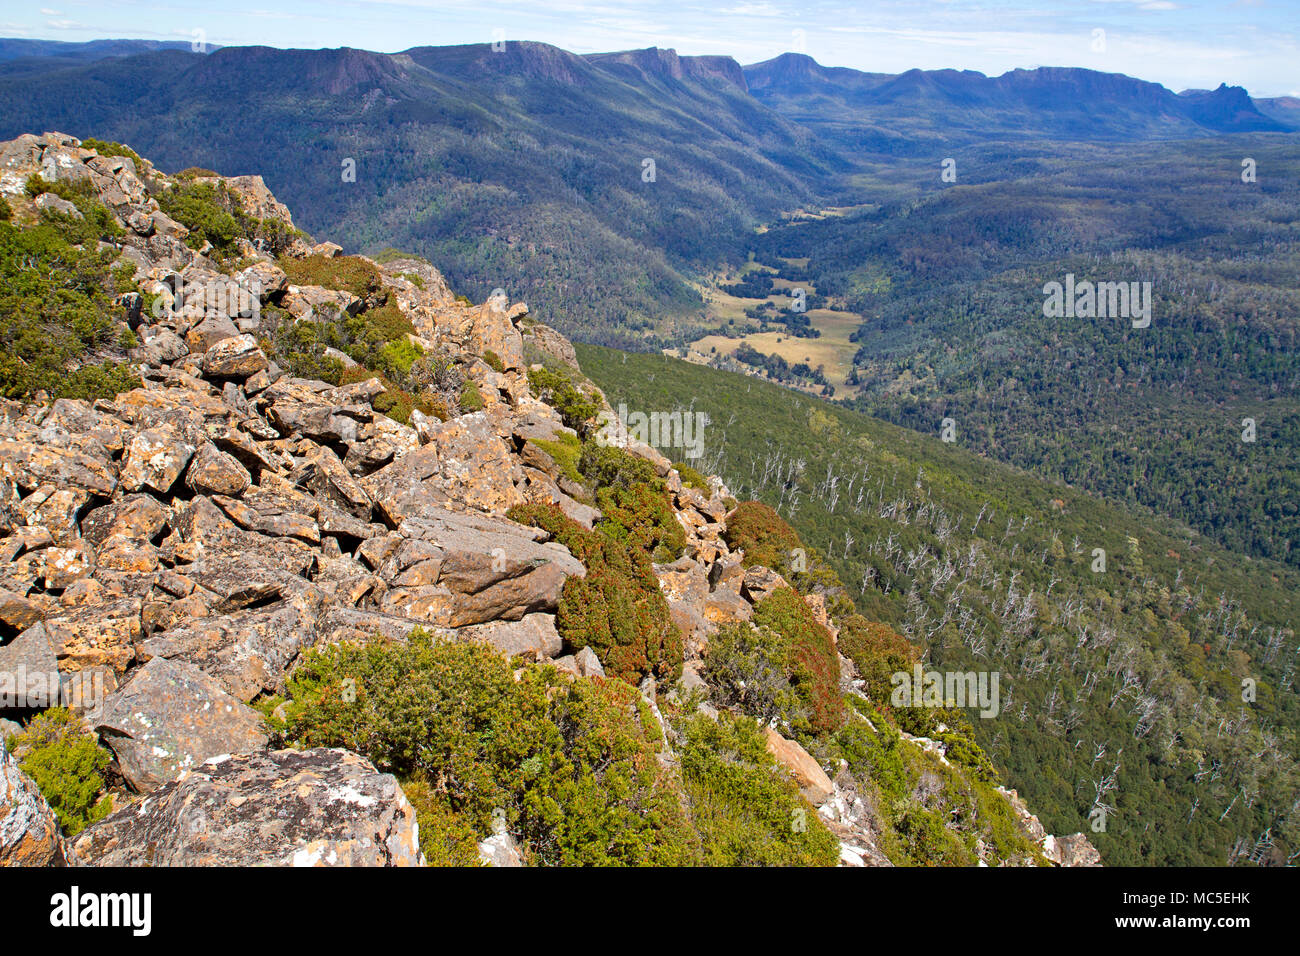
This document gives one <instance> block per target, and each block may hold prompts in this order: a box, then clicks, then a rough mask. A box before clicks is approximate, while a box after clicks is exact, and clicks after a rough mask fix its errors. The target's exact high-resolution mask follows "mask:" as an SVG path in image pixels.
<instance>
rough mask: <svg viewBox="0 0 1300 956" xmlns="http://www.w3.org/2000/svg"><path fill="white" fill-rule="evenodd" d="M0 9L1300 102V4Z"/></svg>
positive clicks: (229, 33) (243, 33)
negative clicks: (1089, 82)
mask: <svg viewBox="0 0 1300 956" xmlns="http://www.w3.org/2000/svg"><path fill="white" fill-rule="evenodd" d="M44 2H45V3H47V4H49V5H47V6H42V5H41V0H37V2H33V3H17V2H14V0H0V36H10V37H30V38H38V39H46V40H69V41H82V40H91V39H99V38H105V37H136V38H144V39H168V40H177V39H181V40H195V39H196V38H197V39H202V40H206V42H208V43H213V44H219V45H223V46H229V45H240V46H243V45H252V44H258V45H264V46H275V47H300V48H322V47H340V46H350V47H359V48H362V49H367V50H376V51H381V52H388V53H395V52H398V51H400V50H404V49H408V48H410V47H413V46H442V45H446V44H456V43H488V42H492V41H494V40H505V41H506V42H509V41H511V40H538V41H541V42H544V43H550V44H553V45H555V46H558V47H563V48H564V49H566V50H570V51H572V52H574V53H597V52H608V51H613V50H628V49H636V48H641V47H649V46H657V47H671V48H673V49H675V50H677V52H678V53H681V54H706V53H707V54H725V55H729V56H733V57H735V58H736V59H737V60H739V61H740V62H741V63H755V62H758V61H760V60H766V59H770V58H771V57H774V56H777V55H778V54H780V53H784V52H788V51H795V52H802V53H807V54H808V55H810V56H812V57H813V58H814V59H816V60H817V61H818V62H819V63H822V64H823V65H826V66H848V67H853V68H855V69H859V70H867V71H871V72H883V73H900V72H902V71H904V70H909V69H912V68H914V67H919V68H921V69H942V68H954V69H969V70H978V71H980V72H982V73H986V74H989V75H997V74H1000V73H1004V72H1006V71H1007V70H1013V69H1017V68H1025V69H1028V68H1033V67H1036V66H1075V67H1087V68H1089V69H1095V70H1102V71H1105V72H1110V73H1127V74H1129V75H1130V76H1136V77H1140V78H1141V79H1145V80H1153V81H1155V82H1158V83H1163V84H1164V85H1165V86H1168V87H1169V88H1170V89H1173V90H1176V91H1178V90H1184V89H1189V88H1191V89H1206V88H1213V87H1216V86H1218V85H1219V84H1220V83H1227V84H1229V85H1230V86H1244V87H1245V88H1246V89H1247V90H1248V91H1249V92H1250V93H1251V94H1252V95H1254V96H1287V95H1290V96H1300V58H1298V57H1297V54H1298V53H1300V0H1057V2H1048V0H873V2H859V3H846V2H840V0H719V2H716V3H702V2H692V0H658V2H650V0H550V2H515V0H278V2H277V0H168V2H161V0H44Z"/></svg>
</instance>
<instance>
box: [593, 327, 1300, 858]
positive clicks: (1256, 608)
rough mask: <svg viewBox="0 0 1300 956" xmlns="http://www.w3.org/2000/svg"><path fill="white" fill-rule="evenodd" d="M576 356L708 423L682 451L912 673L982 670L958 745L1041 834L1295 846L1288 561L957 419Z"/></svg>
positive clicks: (1143, 849)
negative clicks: (1216, 535)
mask: <svg viewBox="0 0 1300 956" xmlns="http://www.w3.org/2000/svg"><path fill="white" fill-rule="evenodd" d="M578 356H579V359H580V361H581V363H582V366H583V368H584V369H585V370H586V371H587V372H588V374H590V375H591V376H592V378H593V379H594V380H595V381H596V382H597V383H598V384H599V385H601V386H602V387H603V388H604V389H605V390H606V393H607V395H608V397H609V401H610V403H611V404H612V405H614V406H615V407H623V406H625V407H626V408H627V409H629V410H632V411H643V412H648V411H650V410H654V411H657V412H659V413H660V414H661V415H668V414H671V413H673V412H690V413H693V414H696V415H700V414H702V415H703V416H705V421H706V424H705V425H704V427H703V428H702V430H701V431H697V432H696V434H695V435H694V436H692V437H693V440H694V441H695V442H698V443H699V446H698V448H697V449H696V450H697V451H699V452H702V454H700V455H699V456H698V457H695V458H691V459H688V460H689V461H690V462H691V463H693V464H695V465H696V466H697V467H699V468H701V469H702V470H706V471H712V472H717V473H718V474H719V475H721V476H722V477H723V479H724V480H725V481H726V482H727V484H728V486H729V487H730V488H731V489H732V491H733V493H734V494H735V495H736V496H737V497H742V498H743V497H753V498H758V499H760V500H762V501H764V502H767V503H768V504H770V505H771V506H773V507H775V508H777V509H778V510H780V511H781V513H782V514H784V515H786V516H787V517H788V518H789V520H790V522H791V524H793V526H794V527H795V528H796V530H797V531H798V532H799V534H800V535H801V536H802V537H803V540H804V541H805V542H807V543H808V545H810V546H812V547H815V548H816V550H817V552H818V554H819V555H820V556H821V558H822V559H824V560H825V561H826V562H827V563H828V564H829V565H830V566H831V567H832V568H834V570H835V572H836V574H837V576H838V578H839V580H841V581H843V582H845V584H846V585H847V591H848V595H849V596H850V597H851V598H852V600H853V601H854V603H855V604H856V606H857V607H858V609H859V610H860V611H861V613H862V614H863V615H865V616H866V617H868V618H870V619H872V620H874V621H879V622H882V623H885V624H888V625H890V626H892V627H893V628H895V629H896V630H897V631H898V633H899V634H901V635H902V636H903V637H905V638H906V639H908V640H909V641H911V642H913V643H915V644H916V645H918V646H920V647H921V648H923V649H924V654H925V658H924V659H925V661H926V663H927V666H929V667H936V668H938V669H939V670H942V671H945V672H952V671H960V672H966V671H983V670H992V671H995V672H999V673H1000V674H1001V694H1002V708H1001V711H1000V713H999V714H998V715H997V716H996V717H991V718H989V719H979V718H978V717H976V716H972V717H971V719H970V724H971V726H972V727H973V733H974V738H975V740H977V741H978V743H979V744H980V746H981V747H982V748H983V749H984V750H986V751H987V752H988V754H989V756H990V757H991V758H992V761H993V763H994V765H996V766H997V767H998V768H1000V769H1001V770H1002V771H1003V773H1004V774H1005V780H1006V782H1007V784H1008V785H1010V786H1013V787H1015V788H1016V789H1017V790H1019V791H1020V793H1021V794H1023V795H1024V796H1025V799H1026V801H1027V802H1028V803H1029V805H1030V806H1032V807H1034V808H1035V811H1036V812H1037V813H1038V814H1039V815H1040V816H1041V818H1042V820H1043V823H1044V825H1045V826H1046V827H1047V828H1048V829H1051V830H1054V831H1055V832H1062V831H1067V830H1074V829H1084V830H1086V831H1087V832H1088V836H1089V838H1090V839H1091V840H1092V841H1093V842H1094V843H1095V844H1096V845H1097V848H1098V849H1099V850H1100V852H1101V854H1102V859H1103V860H1104V861H1105V862H1106V863H1107V864H1108V865H1178V866H1185V865H1219V866H1221V865H1224V864H1226V863H1230V862H1242V861H1244V860H1246V859H1254V860H1256V861H1272V862H1279V861H1281V860H1282V859H1286V858H1289V857H1290V856H1291V855H1292V854H1294V852H1295V844H1296V838H1297V837H1296V826H1297V822H1298V821H1297V820H1296V819H1295V817H1294V799H1295V793H1296V788H1297V777H1296V772H1297V768H1296V754H1297V752H1296V744H1297V740H1296V730H1295V728H1296V725H1297V709H1296V708H1297V703H1296V697H1295V690H1294V688H1295V664H1294V656H1295V652H1296V647H1297V645H1296V638H1295V623H1296V621H1297V612H1298V611H1300V605H1298V596H1300V575H1298V574H1297V572H1296V570H1295V569H1294V568H1289V567H1286V566H1284V565H1281V564H1277V563H1274V562H1268V561H1252V560H1250V559H1247V558H1243V557H1241V556H1240V555H1236V554H1233V553H1231V552H1230V551H1227V550H1225V549H1224V548H1222V547H1221V546H1219V545H1217V544H1215V543H1214V542H1213V541H1210V540H1208V539H1206V538H1204V537H1202V536H1200V535H1199V534H1197V533H1196V532H1194V531H1191V530H1189V529H1188V528H1186V527H1183V526H1179V525H1177V524H1174V523H1172V522H1170V521H1167V520H1165V519H1160V518H1154V517H1150V516H1146V515H1143V514H1141V513H1137V512H1133V511H1127V510H1125V509H1124V508H1122V507H1118V506H1116V505H1112V504H1107V503H1105V502H1102V501H1100V500H1098V499H1095V498H1092V497H1089V496H1088V495H1087V494H1084V493H1082V492H1080V491H1077V490H1073V489H1069V488H1066V487H1064V486H1061V485H1056V484H1052V483H1048V482H1045V481H1043V480H1042V479H1040V478H1036V477H1034V476H1032V475H1030V474H1028V473H1026V472H1023V471H1019V470H1016V469H1012V468H1008V467H1007V466H1004V465H999V464H996V463H993V462H990V461H988V460H986V459H983V458H981V457H978V456H977V455H975V454H972V453H971V452H970V451H968V450H967V443H966V440H965V438H964V437H963V433H962V432H960V431H959V432H958V433H957V434H958V440H957V441H956V442H955V443H945V442H943V441H941V440H940V438H939V436H938V435H937V434H936V435H933V436H923V435H919V434H917V433H916V432H913V431H910V430H907V429H902V428H899V427H897V426H894V425H889V424H886V423H883V422H881V421H879V420H876V419H873V418H869V417H867V416H865V415H862V414H859V413H856V412H853V411H851V410H848V409H845V408H842V407H838V406H835V405H832V404H828V403H826V402H822V401H818V400H816V399H813V398H810V397H808V396H806V395H801V394H798V393H795V392H792V391H789V390H787V389H784V388H781V387H779V386H776V385H772V384H769V383H765V382H762V381H759V380H757V379H754V378H748V377H745V376H741V375H738V374H735V373H730V372H724V371H718V370H714V369H709V368H704V367H701V366H698V365H692V364H689V363H685V362H681V361H677V360H674V359H669V358H666V357H664V356H648V355H633V354H627V353H620V352H615V351H611V350H606V349H601V348H595V347H588V346H579V347H578ZM628 420H629V422H630V421H632V418H631V412H629V418H628ZM665 444H667V443H665ZM665 452H666V453H668V454H671V455H674V456H680V455H682V454H683V452H682V451H681V450H680V449H668V448H665ZM1098 549H1100V550H1098ZM1099 559H1100V561H1099ZM1099 812H1100V814H1101V816H1102V817H1104V820H1105V829H1104V832H1094V828H1093V826H1092V824H1093V823H1094V822H1095V821H1096V820H1097V819H1098V816H1097V814H1098V813H1099Z"/></svg>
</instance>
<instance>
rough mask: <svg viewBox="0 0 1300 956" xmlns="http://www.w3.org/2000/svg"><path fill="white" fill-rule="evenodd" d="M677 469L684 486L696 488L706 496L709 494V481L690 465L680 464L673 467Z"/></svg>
mask: <svg viewBox="0 0 1300 956" xmlns="http://www.w3.org/2000/svg"><path fill="white" fill-rule="evenodd" d="M673 467H674V468H676V469H677V474H678V475H680V476H681V479H682V484H683V485H685V486H686V487H687V488H694V489H695V490H696V491H702V492H704V493H705V494H706V495H707V494H708V493H709V480H708V479H707V478H705V477H704V475H703V474H701V473H700V472H699V471H697V470H696V469H694V468H692V467H691V466H690V465H687V464H684V463H683V462H678V463H677V464H675V465H673Z"/></svg>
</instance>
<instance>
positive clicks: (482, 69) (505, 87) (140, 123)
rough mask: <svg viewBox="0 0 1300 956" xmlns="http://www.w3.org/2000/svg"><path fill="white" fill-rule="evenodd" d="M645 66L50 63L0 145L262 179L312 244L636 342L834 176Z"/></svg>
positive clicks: (707, 95) (674, 62)
mask: <svg viewBox="0 0 1300 956" xmlns="http://www.w3.org/2000/svg"><path fill="white" fill-rule="evenodd" d="M647 52H648V53H650V54H652V55H647V56H632V55H630V54H629V55H625V56H612V57H594V58H583V57H579V56H576V55H574V54H571V53H568V52H566V51H564V50H560V49H557V48H555V47H550V46H546V45H545V44H539V43H511V44H508V45H507V47H506V48H505V50H504V51H502V52H499V53H498V52H494V51H493V50H492V48H491V47H490V46H489V45H487V44H481V45H476V46H464V47H419V48H413V49H410V50H407V51H405V52H404V53H401V54H394V55H387V54H378V53H368V52H365V51H361V50H348V49H344V50H321V51H303V50H272V49H269V48H226V49H221V50H217V51H216V52H214V53H211V54H208V55H201V54H192V53H188V52H177V51H170V50H168V51H160V52H151V53H142V54H139V55H136V56H127V57H119V58H114V59H111V60H100V61H97V62H94V63H90V64H87V65H82V66H78V67H74V68H67V67H66V66H65V65H64V64H63V63H61V62H54V63H52V64H51V68H50V69H49V70H47V71H45V72H43V73H40V74H39V75H38V74H33V73H30V72H24V73H23V75H21V76H10V77H9V78H7V79H6V78H4V72H3V70H0V90H2V91H3V95H4V96H5V97H6V99H7V101H8V102H9V103H10V104H11V108H10V109H7V110H6V114H5V116H4V117H3V119H2V120H0V136H6V137H8V136H14V135H17V134H18V133H20V132H22V131H24V130H26V129H29V128H41V129H49V128H59V129H74V130H79V131H82V132H83V133H84V134H85V135H90V134H91V133H92V132H93V133H96V134H98V135H103V136H106V137H109V138H112V139H115V140H119V141H125V142H130V143H133V144H136V145H137V146H138V148H139V149H141V150H143V151H144V152H146V153H147V154H148V155H150V156H152V157H153V158H154V159H155V161H157V162H158V163H159V164H160V165H161V166H162V167H163V168H167V169H171V170H173V171H176V170H180V169H183V168H186V167H195V166H197V167H201V168H207V169H214V170H216V171H218V172H221V173H223V174H226V175H238V174H243V173H253V172H255V173H257V174H260V175H263V176H264V177H265V178H266V180H267V183H268V184H269V185H270V186H271V188H272V189H274V190H275V192H276V194H277V195H279V196H281V197H283V199H284V200H285V201H286V202H287V203H289V205H290V206H291V207H292V208H294V209H295V210H297V211H298V215H299V221H300V222H301V224H302V225H303V226H304V227H305V228H306V229H307V230H308V231H310V232H320V233H323V234H328V235H330V236H332V237H334V238H335V239H336V240H337V241H339V242H340V243H343V244H345V245H346V246H347V247H348V248H349V249H354V250H357V251H363V252H369V253H371V254H377V253H379V252H381V251H382V250H383V249H384V248H386V247H390V246H391V247H396V248H399V249H401V250H403V251H409V252H414V253H418V254H420V255H423V256H426V257H428V258H431V259H433V260H434V261H437V262H438V263H439V264H440V266H441V268H442V269H443V270H444V271H445V272H446V273H447V275H448V278H449V279H450V280H451V281H452V282H453V283H454V284H455V286H456V287H457V288H459V289H463V290H464V291H465V292H466V294H469V295H472V296H474V297H476V298H480V299H482V298H486V297H487V296H488V295H489V294H490V293H491V292H492V291H493V290H494V289H496V288H499V287H500V288H504V289H507V290H508V292H509V294H510V295H511V296H512V297H514V298H515V299H518V300H524V301H527V302H529V303H530V305H531V307H532V308H533V309H535V310H537V311H538V313H539V314H543V315H546V316H548V317H554V319H553V320H554V321H556V322H557V323H560V322H561V320H562V324H563V328H564V331H566V332H568V333H570V334H582V335H583V336H585V337H587V338H589V339H591V340H593V341H602V342H609V343H624V344H631V345H637V344H639V343H641V342H642V341H643V340H644V339H645V338H646V337H647V336H648V337H649V338H650V340H651V341H654V337H655V336H657V335H659V334H661V330H660V329H659V325H660V324H661V322H662V321H663V320H665V319H668V318H671V319H677V320H682V321H686V322H688V323H689V322H690V321H692V320H693V318H694V316H695V314H696V313H697V312H698V311H699V307H700V298H699V294H698V292H697V291H696V290H695V289H694V288H693V287H692V286H691V284H690V282H689V278H690V276H689V275H688V274H687V273H688V272H689V271H690V270H693V269H696V268H703V267H705V266H707V264H708V263H710V262H715V261H721V260H723V259H727V258H734V255H735V249H734V243H735V240H736V238H737V237H738V236H742V235H745V234H747V233H748V232H749V231H750V230H752V228H753V227H754V226H756V225H757V224H759V223H760V222H763V221H766V220H768V219H771V218H773V217H774V216H776V215H777V214H778V213H779V211H780V210H782V209H785V208H789V207H792V206H796V205H799V204H801V203H803V202H806V201H808V200H809V199H810V198H811V197H812V195H813V193H814V192H815V191H816V189H817V188H818V187H817V185H816V184H817V183H818V182H819V181H821V180H822V179H824V178H826V177H827V176H829V175H830V174H832V173H833V172H834V171H835V170H836V169H837V168H841V167H842V166H843V163H842V161H840V160H839V159H837V158H836V157H835V156H834V155H832V154H830V153H828V152H827V151H826V150H825V149H823V148H822V147H821V146H819V144H818V143H817V142H816V140H815V138H814V137H812V136H810V135H809V134H808V133H807V132H806V131H804V130H802V129H800V128H798V127H796V126H794V125H793V124H790V123H788V122H786V121H785V120H783V119H782V118H781V117H780V116H778V115H777V114H775V113H772V112H771V111H769V110H767V109H765V108H764V107H762V106H761V105H760V104H758V103H757V102H755V101H754V100H753V99H752V98H751V97H750V96H749V95H748V94H747V93H746V92H745V89H744V82H743V77H741V76H740V74H739V70H738V68H737V69H731V70H729V69H726V68H722V67H719V66H718V64H717V63H715V62H713V59H711V58H699V59H698V60H697V59H696V58H690V57H678V56H677V55H676V54H675V53H672V51H658V52H656V51H647ZM715 59H716V58H715ZM25 62H30V61H25ZM728 62H730V61H728ZM731 66H733V67H734V64H731ZM240 116H256V117H258V122H257V123H255V124H248V123H244V122H232V121H231V118H232V117H240ZM345 160H351V161H353V163H352V165H353V166H354V167H355V169H354V170H353V172H354V173H355V175H354V176H350V180H349V181H345V179H344V162H345ZM645 160H651V161H653V164H654V167H653V169H651V168H650V167H648V166H647V165H646V164H645Z"/></svg>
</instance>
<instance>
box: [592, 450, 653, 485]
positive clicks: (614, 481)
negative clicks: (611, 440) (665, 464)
mask: <svg viewBox="0 0 1300 956" xmlns="http://www.w3.org/2000/svg"><path fill="white" fill-rule="evenodd" d="M578 470H579V471H581V472H582V474H583V477H584V478H586V479H587V481H588V482H589V483H590V484H591V486H592V488H593V489H594V490H597V491H599V490H600V489H601V488H631V487H632V486H633V485H642V484H648V485H654V486H656V487H658V488H663V481H662V479H660V477H659V475H658V474H657V473H656V472H655V467H654V465H652V464H650V462H648V461H646V460H645V459H644V458H639V457H637V456H636V455H632V454H629V453H628V452H626V451H624V450H623V449H622V448H616V447H614V446H613V445H601V444H598V443H597V442H594V441H589V442H584V443H583V446H582V454H581V455H580V456H579V458H578Z"/></svg>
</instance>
